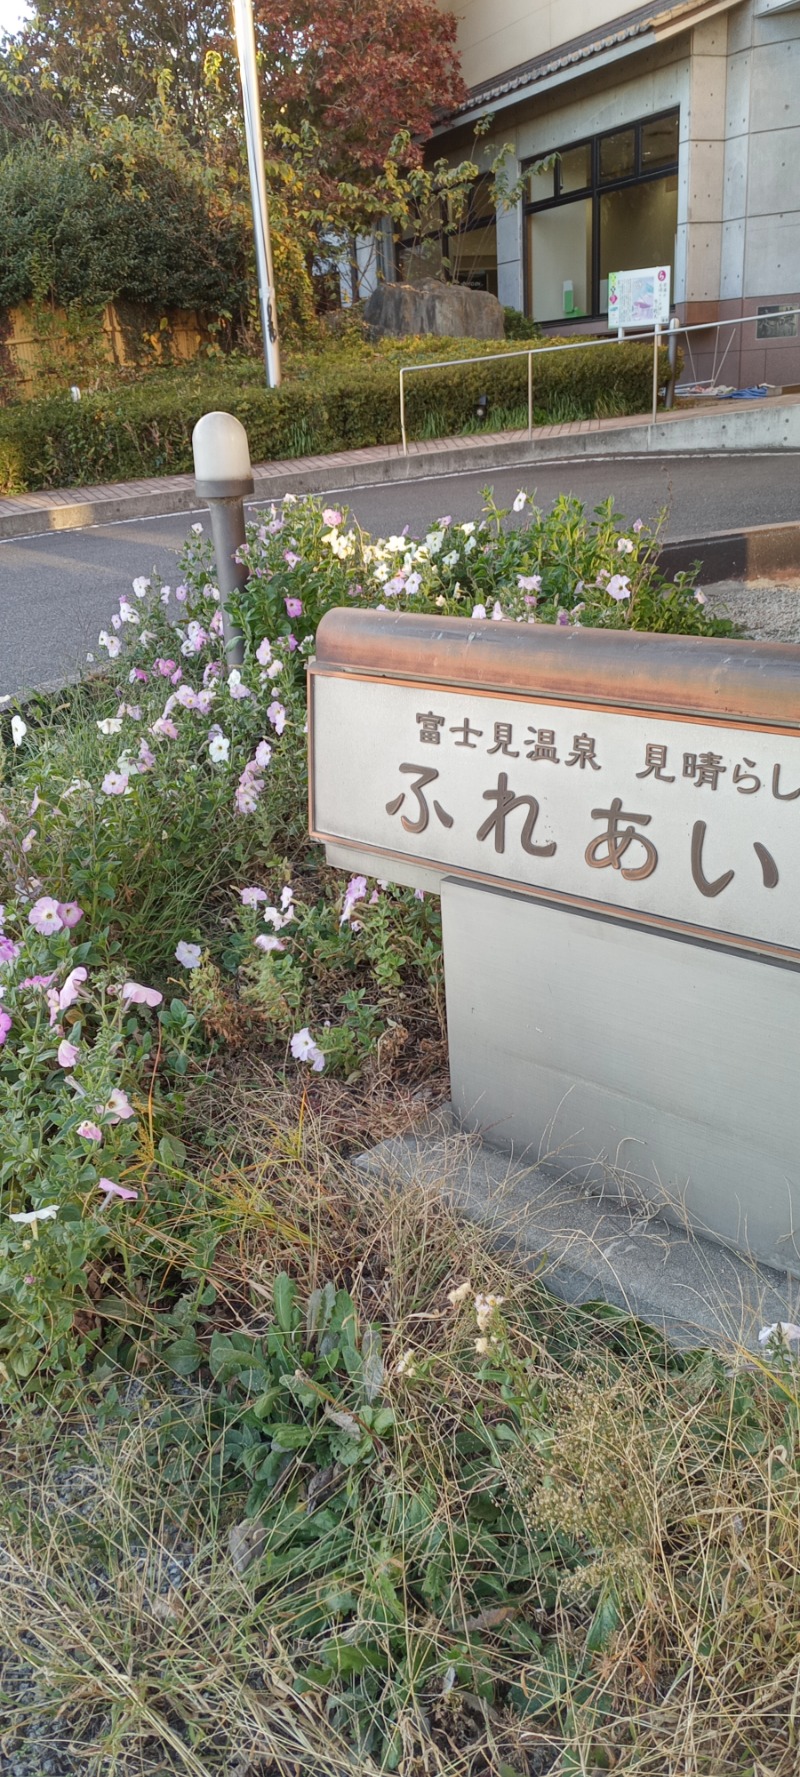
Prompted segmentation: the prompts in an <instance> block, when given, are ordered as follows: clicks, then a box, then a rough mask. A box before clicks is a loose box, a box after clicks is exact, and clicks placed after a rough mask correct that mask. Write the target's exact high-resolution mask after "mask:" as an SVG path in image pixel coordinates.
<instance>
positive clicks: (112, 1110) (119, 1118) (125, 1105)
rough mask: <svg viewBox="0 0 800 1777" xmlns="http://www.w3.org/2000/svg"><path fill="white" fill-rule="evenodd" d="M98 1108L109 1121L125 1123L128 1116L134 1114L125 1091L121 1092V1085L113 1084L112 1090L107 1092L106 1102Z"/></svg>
mask: <svg viewBox="0 0 800 1777" xmlns="http://www.w3.org/2000/svg"><path fill="white" fill-rule="evenodd" d="M98 1108H99V1110H100V1111H101V1112H103V1113H104V1115H105V1117H106V1118H107V1120H108V1122H109V1123H127V1122H128V1119H129V1118H130V1117H135V1115H136V1112H135V1110H134V1108H133V1105H132V1104H131V1102H130V1099H129V1098H128V1094H127V1092H123V1090H122V1087H121V1086H115V1087H114V1090H113V1092H110V1093H109V1096H108V1101H107V1103H106V1104H104V1105H100V1106H99V1107H98Z"/></svg>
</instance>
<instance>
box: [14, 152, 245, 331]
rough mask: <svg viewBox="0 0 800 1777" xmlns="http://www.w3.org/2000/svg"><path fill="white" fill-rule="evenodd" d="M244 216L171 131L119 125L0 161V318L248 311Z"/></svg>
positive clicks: (201, 160) (212, 176)
mask: <svg viewBox="0 0 800 1777" xmlns="http://www.w3.org/2000/svg"><path fill="white" fill-rule="evenodd" d="M247 253H248V226H247V217H246V211H245V209H244V207H243V205H242V204H241V203H238V202H237V201H236V200H235V199H233V198H232V197H231V195H230V194H229V192H228V191H226V189H225V186H224V185H223V183H222V182H221V180H219V179H218V178H217V177H215V176H214V175H213V174H212V173H211V172H210V171H209V169H208V167H207V166H206V164H205V162H204V160H203V158H202V156H201V155H199V154H197V153H196V151H193V150H192V149H191V148H190V147H189V145H188V144H187V143H186V142H185V141H184V140H183V138H182V137H181V136H180V135H179V134H178V133H177V132H176V131H174V130H171V131H166V130H163V129H157V128H156V127H154V126H153V125H151V124H148V123H141V122H140V123H131V122H129V121H128V120H127V119H124V118H121V119H118V120H117V121H116V122H115V123H114V124H112V125H110V126H108V127H106V128H105V129H102V130H99V131H98V132H96V133H93V134H91V135H89V134H80V133H76V134H75V135H74V136H72V137H70V138H67V139H63V140H58V139H56V140H55V141H53V140H50V141H48V142H47V144H46V145H44V144H43V143H41V142H30V143H26V144H24V145H22V146H20V147H16V148H14V149H12V150H11V152H10V153H9V154H7V155H6V156H5V157H4V158H3V159H0V307H4V308H12V307H15V306H16V305H17V304H19V303H22V302H28V301H48V302H52V303H55V304H57V305H58V306H60V307H63V308H67V307H69V305H70V304H71V303H74V302H80V303H82V304H83V305H85V306H86V307H87V308H89V309H92V308H102V307H103V306H104V304H105V303H107V302H113V301H115V300H116V299H118V298H122V299H123V300H127V301H129V302H136V303H144V304H146V303H156V304H158V305H159V307H160V308H161V309H162V310H163V309H164V308H166V307H170V306H173V307H179V308H199V309H209V310H212V311H214V312H219V311H221V310H226V311H228V312H232V313H233V314H234V315H237V316H241V315H242V314H243V313H244V311H245V309H246V305H247V286H246V278H245V273H246V265H247Z"/></svg>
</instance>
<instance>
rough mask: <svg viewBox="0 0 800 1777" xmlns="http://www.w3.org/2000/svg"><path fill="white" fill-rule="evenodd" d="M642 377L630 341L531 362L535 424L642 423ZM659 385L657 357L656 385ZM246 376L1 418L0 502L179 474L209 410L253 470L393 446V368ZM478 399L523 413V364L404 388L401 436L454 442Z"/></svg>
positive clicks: (649, 369) (645, 359) (188, 381)
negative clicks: (271, 379)
mask: <svg viewBox="0 0 800 1777" xmlns="http://www.w3.org/2000/svg"><path fill="white" fill-rule="evenodd" d="M458 343H459V345H460V346H461V348H462V350H463V352H464V354H465V355H466V352H467V350H469V349H472V350H474V347H475V342H474V341H470V342H458ZM448 347H449V350H448ZM454 349H455V347H454V342H442V355H451V354H452V353H453V351H454ZM497 349H498V350H499V351H502V350H503V347H502V346H499V347H498V348H497ZM652 373H653V354H652V348H651V347H650V346H649V345H647V344H644V345H638V344H636V343H634V342H629V341H626V342H624V343H623V344H618V343H617V342H616V341H614V342H609V347H608V350H607V351H600V350H599V349H598V348H597V347H591V348H588V349H584V350H581V349H578V350H576V351H573V352H568V353H567V352H564V353H561V354H558V353H555V354H553V355H552V356H547V357H543V358H539V359H534V407H535V412H536V417H537V420H538V421H539V422H541V421H546V420H547V419H548V418H550V417H551V416H552V417H554V418H561V417H563V406H564V404H565V403H567V404H569V405H570V407H571V411H573V412H577V410H580V413H581V414H583V415H584V416H585V417H587V418H589V417H591V416H592V415H593V414H595V413H598V412H599V413H601V414H602V413H607V412H608V411H609V410H612V411H614V412H617V413H631V414H632V413H642V412H645V411H646V410H647V408H648V407H649V405H650V399H651V390H652ZM668 374H669V369H668V363H667V353H666V349H664V350H663V352H662V356H661V367H660V375H661V380H662V382H663V381H666V378H667V376H668ZM250 375H252V377H253V380H252V381H250V380H249V377H250ZM255 376H256V371H255V366H253V368H252V371H251V370H250V368H249V367H248V369H247V377H248V380H243V378H242V376H241V373H240V374H239V375H236V374H235V373H234V372H233V370H232V369H231V368H229V367H228V366H226V365H225V364H224V363H222V364H219V365H216V364H210V365H208V366H206V367H205V368H204V369H203V371H202V374H201V373H198V372H195V373H194V374H192V375H187V376H186V377H185V378H181V377H173V378H172V379H168V378H164V379H163V380H162V379H160V378H159V377H158V376H153V377H151V378H148V380H147V381H146V382H140V383H138V384H134V385H132V386H129V387H123V388H119V389H117V390H113V391H110V392H105V393H103V392H98V393H96V394H92V395H87V396H85V397H84V398H83V399H82V400H81V401H76V402H73V401H72V400H71V399H70V397H69V396H56V397H51V398H50V399H48V400H45V401H32V402H28V403H26V404H20V405H19V406H13V407H8V408H5V409H0V493H5V494H14V493H21V492H25V491H28V490H32V489H34V488H42V487H69V486H73V485H76V484H85V483H91V482H97V481H120V480H123V481H124V480H128V479H131V478H133V477H136V476H145V475H169V474H177V473H179V472H181V471H185V470H190V469H191V467H192V448H191V436H192V428H193V426H194V424H195V422H196V421H197V420H198V419H199V418H200V416H201V414H203V413H207V412H209V411H210V410H212V409H215V408H221V409H226V410H227V411H228V412H230V413H234V414H236V415H237V417H238V418H239V419H240V420H241V421H242V423H243V425H244V426H245V427H246V429H247V433H248V437H249V440H250V451H251V455H252V459H253V462H255V463H258V462H267V461H270V460H274V459H276V458H280V457H293V456H306V455H312V454H318V453H320V454H324V453H326V452H329V451H336V450H355V449H358V448H359V447H360V446H362V445H372V444H396V443H398V442H399V440H400V399H399V380H398V375H397V371H396V369H395V368H393V367H392V366H389V365H385V366H384V365H382V364H374V363H373V364H367V365H362V364H358V362H357V361H355V362H354V363H353V364H352V365H341V364H340V365H338V366H336V367H335V368H334V367H325V365H324V362H323V363H321V364H320V365H319V367H316V366H315V365H314V364H312V365H310V366H309V368H308V370H307V372H306V373H305V374H304V375H300V376H298V377H297V378H296V379H294V380H290V381H287V382H285V383H284V384H283V386H282V387H281V388H280V389H277V390H272V389H267V388H265V387H263V386H262V385H261V384H260V383H259V382H258V381H256V380H255ZM481 394H488V395H489V400H490V406H489V424H490V425H491V415H492V410H493V409H506V410H507V409H511V408H519V407H520V406H523V405H524V404H525V403H526V402H527V359H526V357H525V356H524V355H522V356H520V357H519V358H516V359H511V360H501V362H500V363H498V364H477V365H469V366H454V367H453V368H452V369H448V368H445V369H441V370H430V371H427V372H426V373H425V374H424V375H415V376H410V377H408V378H407V380H406V422H407V426H408V430H409V435H410V436H412V437H413V436H415V435H419V433H420V432H421V431H422V430H423V428H425V427H426V425H427V427H428V428H429V429H430V428H431V426H433V427H434V429H435V431H436V432H437V433H438V435H439V436H442V437H448V436H451V435H456V434H458V433H459V432H461V431H462V430H463V428H464V427H465V426H466V425H468V424H469V422H470V421H471V420H472V419H473V416H474V411H475V405H476V402H477V399H478V396H479V395H481ZM560 408H561V411H560Z"/></svg>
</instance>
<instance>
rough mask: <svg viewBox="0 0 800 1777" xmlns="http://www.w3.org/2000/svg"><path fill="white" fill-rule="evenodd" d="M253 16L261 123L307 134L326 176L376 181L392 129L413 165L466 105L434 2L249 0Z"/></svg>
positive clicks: (447, 32)
mask: <svg viewBox="0 0 800 1777" xmlns="http://www.w3.org/2000/svg"><path fill="white" fill-rule="evenodd" d="M255 15H256V31H257V37H258V45H259V50H260V53H261V57H262V73H263V91H264V117H265V122H266V123H267V125H270V124H275V123H277V122H281V123H283V124H285V125H286V126H287V127H288V128H289V129H291V130H293V131H295V132H299V131H300V130H301V128H302V126H303V125H304V124H305V125H310V126H312V127H313V128H314V129H315V130H316V133H317V136H318V138H319V142H320V145H321V153H322V159H323V162H324V171H325V173H326V174H327V175H328V177H331V178H337V179H343V178H349V179H351V180H354V181H356V182H358V181H359V178H360V177H363V176H364V175H367V176H368V177H369V176H371V175H373V174H375V173H377V172H378V171H379V169H380V168H381V167H382V166H383V163H384V161H385V159H386V157H387V155H388V153H389V149H390V147H391V144H392V141H393V139H394V138H395V137H396V136H397V135H398V133H399V132H400V131H401V130H407V131H408V132H409V134H410V136H411V137H412V142H413V143H414V147H412V157H413V158H419V146H418V145H419V143H420V142H421V141H424V139H425V138H426V137H427V136H428V135H430V131H431V127H432V125H433V122H434V120H435V118H436V115H437V113H442V112H446V111H449V110H452V109H454V107H455V106H457V105H459V104H461V103H462V102H463V101H464V100H465V99H466V97H467V89H466V87H465V85H464V82H463V80H462V78H461V73H460V68H459V61H458V52H457V49H456V28H457V27H456V20H455V18H454V17H453V15H452V13H448V12H441V11H440V10H439V8H438V7H437V6H436V5H435V4H434V0H256V7H255ZM321 170H322V169H321Z"/></svg>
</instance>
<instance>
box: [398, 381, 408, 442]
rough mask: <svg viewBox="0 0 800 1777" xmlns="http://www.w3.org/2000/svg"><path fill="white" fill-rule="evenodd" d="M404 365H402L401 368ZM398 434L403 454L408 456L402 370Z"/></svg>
mask: <svg viewBox="0 0 800 1777" xmlns="http://www.w3.org/2000/svg"><path fill="white" fill-rule="evenodd" d="M404 368H405V366H403V369H404ZM400 435H401V437H402V440H403V456H404V457H407V456H408V438H407V436H406V390H405V384H404V382H403V370H402V369H401V371H400Z"/></svg>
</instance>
